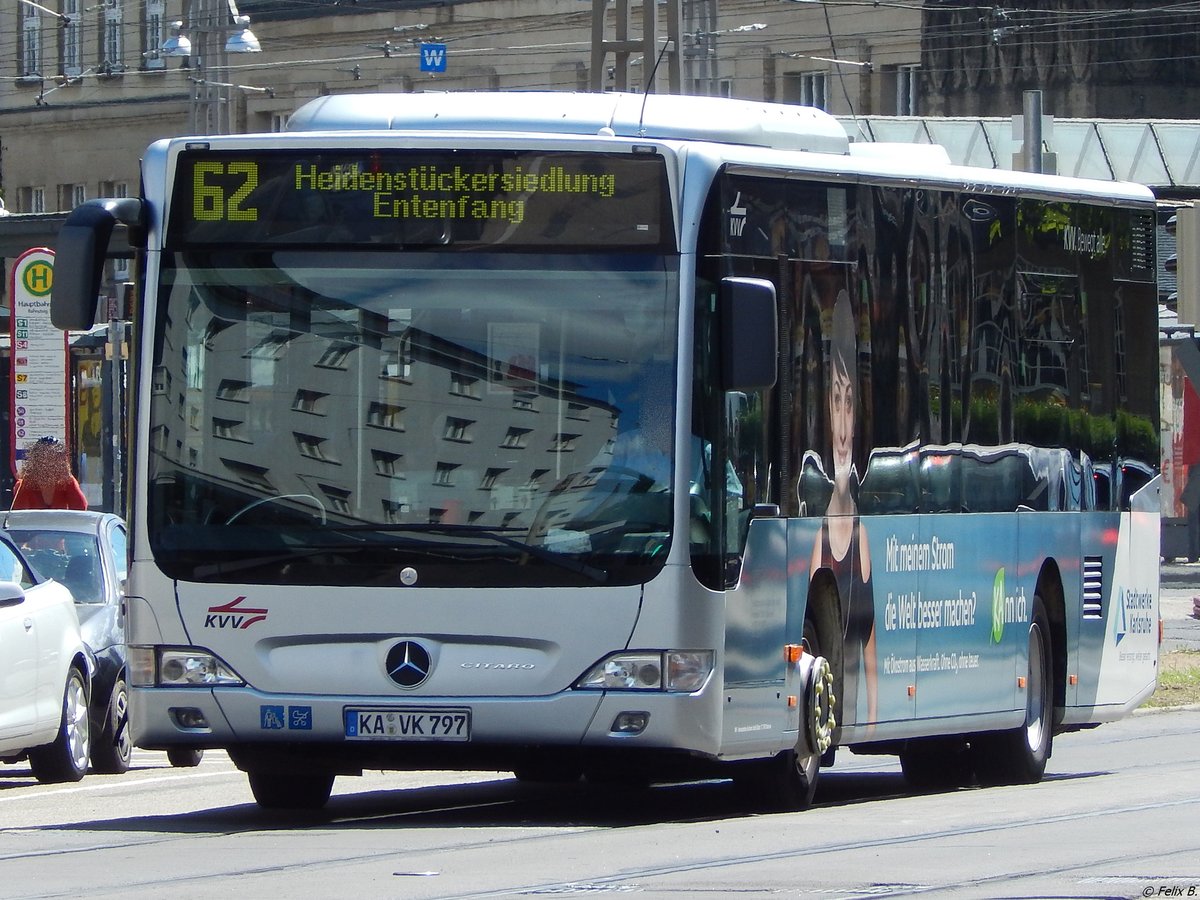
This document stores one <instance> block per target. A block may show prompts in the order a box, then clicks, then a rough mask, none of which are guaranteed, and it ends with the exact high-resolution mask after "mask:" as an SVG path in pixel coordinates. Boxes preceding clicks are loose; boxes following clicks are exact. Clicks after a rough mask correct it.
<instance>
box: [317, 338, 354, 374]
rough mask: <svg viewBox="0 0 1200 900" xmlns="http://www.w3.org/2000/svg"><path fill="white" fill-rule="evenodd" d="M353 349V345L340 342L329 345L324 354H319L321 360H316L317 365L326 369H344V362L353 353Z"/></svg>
mask: <svg viewBox="0 0 1200 900" xmlns="http://www.w3.org/2000/svg"><path fill="white" fill-rule="evenodd" d="M354 349H355V347H354V345H353V344H345V343H341V342H338V343H336V344H330V345H329V347H328V348H327V349H326V350H325V352H324V353H322V354H321V358H320V359H318V360H317V365H318V366H321V367H323V368H326V369H344V368H346V360H347V358H348V357H349V356H350V354H351V353H353V352H354Z"/></svg>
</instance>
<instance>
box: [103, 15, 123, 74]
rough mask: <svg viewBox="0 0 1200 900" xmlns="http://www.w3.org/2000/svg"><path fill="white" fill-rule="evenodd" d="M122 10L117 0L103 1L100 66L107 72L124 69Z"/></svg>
mask: <svg viewBox="0 0 1200 900" xmlns="http://www.w3.org/2000/svg"><path fill="white" fill-rule="evenodd" d="M122 18H123V12H122V7H121V4H120V3H119V2H118V0H105V2H104V31H103V34H102V36H101V40H102V42H103V46H102V47H101V48H100V66H101V69H102V70H103V71H104V72H105V73H107V74H112V73H114V72H121V71H124V68H125V66H124V60H125V47H124V46H123V42H122V26H123V25H124V22H123V21H122Z"/></svg>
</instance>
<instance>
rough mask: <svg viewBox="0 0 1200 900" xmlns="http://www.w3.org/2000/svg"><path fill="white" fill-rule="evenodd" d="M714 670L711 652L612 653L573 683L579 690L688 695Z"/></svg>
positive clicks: (654, 651) (643, 651)
mask: <svg viewBox="0 0 1200 900" xmlns="http://www.w3.org/2000/svg"><path fill="white" fill-rule="evenodd" d="M712 670H713V651H711V650H636V651H627V652H622V653H613V654H612V655H611V656H606V657H605V658H604V659H602V660H600V662H598V663H596V665H594V666H592V668H591V669H589V670H588V671H587V672H586V673H585V674H584V675H583V677H582V678H580V679H579V680H578V681H576V682H575V687H576V688H577V689H579V690H592V691H670V692H672V693H681V694H690V693H693V692H694V691H698V690H700V688H702V687H704V683H705V682H706V681H708V676H709V675H711V674H712Z"/></svg>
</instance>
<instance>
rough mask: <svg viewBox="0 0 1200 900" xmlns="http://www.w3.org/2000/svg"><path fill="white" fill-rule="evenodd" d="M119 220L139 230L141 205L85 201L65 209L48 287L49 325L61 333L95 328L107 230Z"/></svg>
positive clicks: (109, 232) (127, 201)
mask: <svg viewBox="0 0 1200 900" xmlns="http://www.w3.org/2000/svg"><path fill="white" fill-rule="evenodd" d="M118 222H121V223H122V224H124V225H127V226H129V227H131V228H138V229H140V228H141V225H142V201H140V200H138V199H136V198H134V197H124V198H121V199H119V200H88V201H87V202H85V203H81V204H80V205H79V206H77V207H75V208H74V209H73V210H71V213H70V215H68V216H67V218H66V221H64V222H63V225H62V228H60V229H59V232H58V240H57V241H56V242H55V246H54V286H53V288H52V289H51V292H50V321H51V323H53V325H54V327H55V328H59V329H61V330H63V331H87V330H88V329H89V328H91V327H92V326H93V325H95V324H96V301H97V299H98V298H99V296H100V277H101V275H102V274H103V272H104V260H105V259H106V258H107V257H108V242H109V239H110V238H111V237H112V232H113V228H114V227H116V224H117V223H118Z"/></svg>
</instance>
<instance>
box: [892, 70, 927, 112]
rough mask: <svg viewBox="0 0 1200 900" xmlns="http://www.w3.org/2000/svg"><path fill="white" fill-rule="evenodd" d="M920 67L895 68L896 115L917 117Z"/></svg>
mask: <svg viewBox="0 0 1200 900" xmlns="http://www.w3.org/2000/svg"><path fill="white" fill-rule="evenodd" d="M920 71H921V67H920V66H916V65H911V66H897V67H896V115H898V116H915V115H917V84H918V82H919V76H920Z"/></svg>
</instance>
